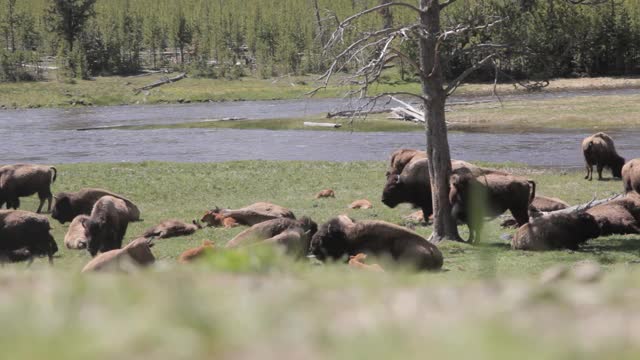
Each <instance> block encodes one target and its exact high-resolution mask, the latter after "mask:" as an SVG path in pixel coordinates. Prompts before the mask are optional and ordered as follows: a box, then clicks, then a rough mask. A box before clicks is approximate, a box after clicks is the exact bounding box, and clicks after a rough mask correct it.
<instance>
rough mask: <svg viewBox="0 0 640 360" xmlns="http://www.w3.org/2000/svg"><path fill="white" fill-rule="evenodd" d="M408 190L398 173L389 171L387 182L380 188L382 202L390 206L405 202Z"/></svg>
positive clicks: (407, 199)
mask: <svg viewBox="0 0 640 360" xmlns="http://www.w3.org/2000/svg"><path fill="white" fill-rule="evenodd" d="M408 195H409V192H408V191H407V189H406V188H405V186H404V184H403V183H402V179H401V178H400V175H399V174H394V173H391V174H389V175H388V176H387V183H386V184H385V185H384V189H383V190H382V203H383V204H385V205H387V206H388V207H390V208H394V207H396V206H397V205H398V204H401V203H403V202H407V201H409V200H410V199H409V198H408Z"/></svg>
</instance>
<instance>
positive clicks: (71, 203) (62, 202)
mask: <svg viewBox="0 0 640 360" xmlns="http://www.w3.org/2000/svg"><path fill="white" fill-rule="evenodd" d="M103 196H112V197H114V198H118V199H121V200H123V201H124V202H125V203H126V205H127V209H128V210H129V221H140V210H138V207H137V206H136V205H135V204H134V203H133V202H132V201H131V200H129V199H127V198H125V197H123V196H121V195H118V194H114V193H112V192H111V191H108V190H103V189H94V188H86V189H81V190H80V191H78V192H61V193H58V194H57V195H56V196H54V198H55V199H56V201H55V204H54V205H53V211H52V212H51V217H52V218H54V219H56V220H58V221H59V222H60V223H61V224H64V223H65V222H68V221H71V220H73V219H74V218H75V217H76V216H78V215H89V214H91V210H93V205H94V204H95V203H96V202H97V201H98V199H100V198H101V197H103Z"/></svg>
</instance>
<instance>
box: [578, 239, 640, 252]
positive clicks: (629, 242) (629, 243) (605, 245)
mask: <svg viewBox="0 0 640 360" xmlns="http://www.w3.org/2000/svg"><path fill="white" fill-rule="evenodd" d="M579 251H580V252H591V253H600V252H623V253H636V254H638V253H640V241H638V239H631V238H624V237H612V238H606V239H602V240H598V241H594V242H592V243H587V244H585V245H583V246H582V247H581V248H580V250H579Z"/></svg>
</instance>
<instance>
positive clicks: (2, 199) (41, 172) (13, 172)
mask: <svg viewBox="0 0 640 360" xmlns="http://www.w3.org/2000/svg"><path fill="white" fill-rule="evenodd" d="M56 177H57V170H56V168H54V167H53V166H47V165H31V164H16V165H5V166H2V167H0V208H1V207H2V205H3V204H4V203H6V204H7V209H10V208H13V209H17V208H19V207H20V197H23V196H30V195H33V194H35V193H37V194H38V198H40V206H38V210H37V212H38V213H39V212H40V211H42V206H43V205H44V201H45V200H47V211H51V199H52V198H53V196H52V194H51V184H53V182H54V181H56Z"/></svg>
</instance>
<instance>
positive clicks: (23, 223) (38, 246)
mask: <svg viewBox="0 0 640 360" xmlns="http://www.w3.org/2000/svg"><path fill="white" fill-rule="evenodd" d="M50 229H51V227H50V226H49V219H47V217H45V216H41V215H36V214H34V213H32V212H28V211H21V210H0V256H2V257H9V258H10V257H11V255H12V254H11V253H13V252H15V251H17V250H20V249H26V251H27V252H28V254H29V255H28V258H29V263H31V262H32V261H33V257H34V256H44V255H46V256H47V257H48V258H49V263H53V254H55V253H56V252H57V251H58V245H57V244H56V242H55V241H54V240H53V236H51V234H50V233H49V230H50Z"/></svg>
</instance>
